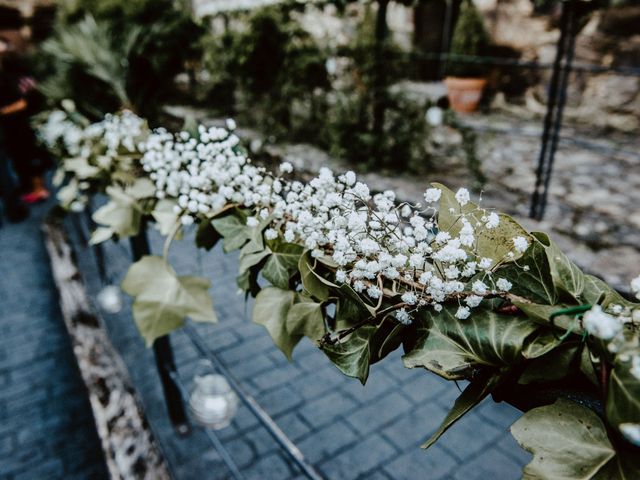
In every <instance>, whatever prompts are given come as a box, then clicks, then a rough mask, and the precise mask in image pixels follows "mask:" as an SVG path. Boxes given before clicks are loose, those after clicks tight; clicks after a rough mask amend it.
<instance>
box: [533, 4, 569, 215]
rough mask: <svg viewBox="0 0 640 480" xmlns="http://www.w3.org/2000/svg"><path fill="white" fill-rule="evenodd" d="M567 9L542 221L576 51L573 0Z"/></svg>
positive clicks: (541, 211)
mask: <svg viewBox="0 0 640 480" xmlns="http://www.w3.org/2000/svg"><path fill="white" fill-rule="evenodd" d="M567 9H568V10H569V19H568V27H567V28H568V37H567V48H566V60H565V62H564V68H563V69H562V77H561V80H560V96H559V98H558V108H557V112H556V118H555V122H554V125H553V135H552V137H551V149H550V150H549V160H548V161H547V165H546V167H545V172H544V186H543V189H542V195H541V198H540V208H539V220H542V217H543V216H544V212H545V209H546V206H547V196H548V192H549V183H550V182H551V173H552V170H553V161H554V159H555V154H556V150H557V148H558V137H559V136H560V129H561V128H562V113H563V111H564V106H565V104H566V101H567V86H568V82H569V75H570V74H571V63H572V62H573V54H574V51H575V42H576V26H575V24H576V18H575V17H576V12H575V4H574V2H573V0H568V1H567Z"/></svg>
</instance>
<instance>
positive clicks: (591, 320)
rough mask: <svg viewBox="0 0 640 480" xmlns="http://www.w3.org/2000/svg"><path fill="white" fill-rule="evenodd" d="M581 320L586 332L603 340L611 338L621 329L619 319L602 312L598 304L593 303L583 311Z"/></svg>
mask: <svg viewBox="0 0 640 480" xmlns="http://www.w3.org/2000/svg"><path fill="white" fill-rule="evenodd" d="M582 322H583V324H584V328H585V329H586V330H587V332H589V333H590V334H591V335H593V336H594V337H598V338H602V339H603V340H611V339H612V338H613V337H615V336H616V335H617V334H618V333H620V331H621V330H622V323H621V322H620V320H618V319H617V318H616V317H612V316H611V315H609V314H608V313H605V312H603V311H602V307H600V305H594V306H593V307H592V308H591V310H589V311H588V312H587V313H585V314H584V317H583V318H582Z"/></svg>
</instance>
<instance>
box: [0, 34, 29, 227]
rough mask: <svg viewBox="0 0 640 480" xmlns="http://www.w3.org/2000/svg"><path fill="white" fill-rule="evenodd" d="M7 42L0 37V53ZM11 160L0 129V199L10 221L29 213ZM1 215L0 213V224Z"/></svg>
mask: <svg viewBox="0 0 640 480" xmlns="http://www.w3.org/2000/svg"><path fill="white" fill-rule="evenodd" d="M6 48H7V44H6V43H5V42H3V41H2V40H1V39H0V55H2V53H3V52H4V50H6ZM16 180H17V179H16V176H15V173H14V172H13V168H12V166H11V161H10V160H9V158H8V157H7V155H6V153H5V150H4V139H3V135H2V130H0V199H1V200H2V203H3V206H4V214H5V215H6V217H7V218H8V219H9V221H10V222H19V221H21V220H24V219H25V218H26V217H27V216H28V215H29V209H28V208H27V207H26V206H25V205H24V204H22V202H21V201H20V198H19V187H18V182H17V181H16ZM1 220H2V215H0V224H1V223H2V222H1Z"/></svg>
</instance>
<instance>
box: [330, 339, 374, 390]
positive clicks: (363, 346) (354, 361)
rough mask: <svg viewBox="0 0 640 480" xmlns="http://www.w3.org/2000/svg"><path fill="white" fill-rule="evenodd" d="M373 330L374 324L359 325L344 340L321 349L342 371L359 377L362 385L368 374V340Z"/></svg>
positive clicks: (369, 354)
mask: <svg viewBox="0 0 640 480" xmlns="http://www.w3.org/2000/svg"><path fill="white" fill-rule="evenodd" d="M375 331H376V327H374V326H364V327H361V328H359V329H358V330H356V331H355V332H354V333H352V334H351V335H350V336H349V337H348V338H347V339H346V340H344V341H342V342H340V343H337V344H335V345H326V346H324V347H322V350H323V351H324V353H325V354H326V355H327V357H329V360H331V361H332V362H333V364H334V365H335V366H336V367H338V369H339V370H340V371H341V372H342V373H344V374H345V375H347V376H349V377H354V378H357V379H359V380H360V382H361V383H362V384H363V385H364V384H365V382H366V381H367V377H368V376H369V360H370V358H371V352H370V349H369V342H370V340H371V336H372V335H373V334H374V333H375Z"/></svg>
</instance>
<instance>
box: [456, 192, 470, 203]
mask: <svg viewBox="0 0 640 480" xmlns="http://www.w3.org/2000/svg"><path fill="white" fill-rule="evenodd" d="M469 199H470V196H469V190H467V189H466V188H460V189H459V190H458V191H457V192H456V200H457V202H458V203H459V204H460V206H461V207H464V206H465V205H466V204H467V203H469Z"/></svg>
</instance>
